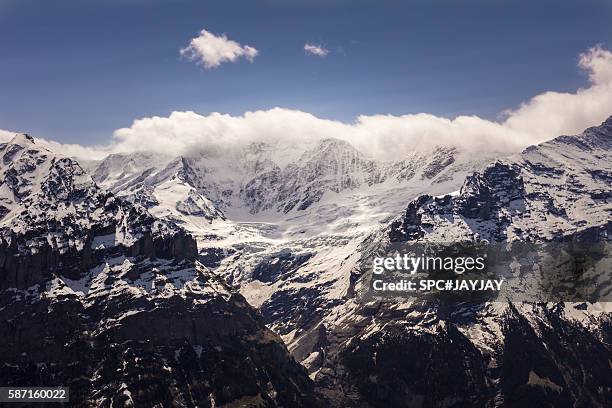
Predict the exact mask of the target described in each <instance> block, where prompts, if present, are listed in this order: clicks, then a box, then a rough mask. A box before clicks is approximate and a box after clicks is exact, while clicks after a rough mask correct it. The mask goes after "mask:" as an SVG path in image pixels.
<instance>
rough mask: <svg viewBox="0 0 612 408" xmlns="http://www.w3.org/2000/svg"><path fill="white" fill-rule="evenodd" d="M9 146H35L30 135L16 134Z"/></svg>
mask: <svg viewBox="0 0 612 408" xmlns="http://www.w3.org/2000/svg"><path fill="white" fill-rule="evenodd" d="M9 144H14V145H21V146H24V145H28V144H35V142H34V138H33V137H32V136H30V135H28V134H27V133H17V134H16V135H15V136H14V137H13V138H12V139H11V140H10V142H9Z"/></svg>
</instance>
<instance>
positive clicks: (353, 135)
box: [43, 47, 612, 159]
mask: <svg viewBox="0 0 612 408" xmlns="http://www.w3.org/2000/svg"><path fill="white" fill-rule="evenodd" d="M211 61H220V59H219V58H218V59H216V60H211ZM211 63H212V62H211ZM579 67H580V68H581V69H583V70H585V71H586V73H588V75H589V86H588V87H586V88H584V89H578V90H577V91H576V92H574V93H561V92H554V91H548V92H545V93H542V94H539V95H536V96H534V97H532V98H531V99H529V100H527V101H526V102H524V103H523V104H522V105H521V106H519V107H518V108H516V109H514V110H508V111H506V112H505V113H504V119H503V120H501V121H499V122H498V121H490V120H486V119H483V118H480V117H478V116H458V117H456V118H454V119H447V118H443V117H439V116H435V115H431V114H427V113H419V114H411V115H402V116H394V115H370V116H365V115H364V116H359V117H357V119H356V121H355V122H354V123H343V122H339V121H334V120H327V119H321V118H318V117H316V116H314V115H312V114H310V113H306V112H302V111H297V110H290V109H283V108H273V109H270V110H265V111H255V112H246V113H244V114H243V115H241V116H232V115H228V114H221V113H217V112H214V113H210V114H208V115H201V114H198V113H195V112H190V111H187V112H172V113H171V114H170V115H169V116H168V117H159V116H155V117H145V118H141V119H137V120H135V121H134V122H133V123H132V125H131V126H130V127H127V128H122V129H117V130H116V131H115V132H114V134H113V137H112V140H111V142H110V144H109V145H107V146H98V147H83V146H78V145H60V144H58V143H55V142H50V141H43V143H47V144H49V145H51V147H53V148H55V149H58V148H61V149H62V150H63V151H64V152H66V153H67V154H71V155H74V156H76V157H82V158H101V157H103V156H104V155H106V154H108V153H113V152H135V151H151V152H156V153H165V154H169V155H180V154H186V153H188V152H195V151H198V150H202V151H206V152H208V153H210V154H214V153H215V152H218V153H220V154H222V153H223V152H225V151H228V150H235V149H236V148H240V147H244V146H246V145H247V144H249V143H253V142H267V143H271V144H276V145H280V146H281V147H282V146H292V145H296V144H298V145H302V144H309V143H315V142H317V141H318V140H321V139H323V138H327V137H335V138H339V139H344V140H347V141H349V142H350V143H352V144H353V145H354V146H355V147H357V148H358V149H360V150H361V151H363V152H368V153H369V154H371V155H372V156H373V157H377V158H382V159H384V158H385V157H389V158H396V157H397V156H399V155H402V154H403V153H407V152H410V151H414V150H415V149H416V150H425V149H429V148H431V147H433V146H436V145H454V146H457V147H459V148H463V149H465V150H468V151H473V152H479V151H481V152H485V151H486V152H499V153H513V152H516V151H519V150H520V149H522V148H524V147H526V146H528V145H531V144H536V143H540V142H543V141H545V140H548V139H550V138H553V137H555V136H558V135H560V134H575V133H579V132H581V131H582V130H583V129H584V128H586V127H589V126H593V125H596V124H599V123H601V122H602V121H603V120H605V119H606V118H607V117H608V116H609V115H610V114H611V113H612V52H610V51H608V50H605V49H602V48H600V47H594V48H591V49H590V50H588V51H587V52H585V53H584V54H582V55H580V58H579Z"/></svg>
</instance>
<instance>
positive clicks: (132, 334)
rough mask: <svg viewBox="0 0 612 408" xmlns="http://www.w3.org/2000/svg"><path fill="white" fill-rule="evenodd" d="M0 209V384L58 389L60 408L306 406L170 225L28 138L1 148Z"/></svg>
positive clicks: (304, 382) (292, 372) (271, 348)
mask: <svg viewBox="0 0 612 408" xmlns="http://www.w3.org/2000/svg"><path fill="white" fill-rule="evenodd" d="M0 205H1V207H0V208H1V209H2V212H1V213H0V238H1V239H0V333H1V335H0V349H1V350H2V356H1V357H0V382H1V383H2V384H5V385H7V386H60V385H61V386H68V387H70V403H71V405H72V406H134V405H137V406H170V405H172V404H177V403H178V404H181V405H184V406H216V405H219V406H220V405H224V404H236V405H242V404H253V405H257V406H265V407H275V406H288V405H292V406H308V407H310V406H313V405H315V406H316V404H317V400H316V398H315V397H314V394H313V386H312V383H311V382H310V380H309V379H308V377H307V375H306V373H305V372H304V370H303V368H302V367H301V366H299V365H298V364H297V363H295V361H294V360H293V359H292V358H291V357H290V356H289V355H288V353H287V350H286V348H285V346H284V345H283V343H282V341H281V340H280V339H279V338H278V336H276V335H275V334H274V333H273V332H271V331H270V330H268V329H267V328H266V327H265V326H264V324H263V322H262V321H261V319H260V318H259V317H258V316H257V314H256V313H255V311H254V309H252V308H251V307H250V306H249V305H248V304H247V302H246V301H245V300H244V298H243V297H242V296H240V295H239V294H238V293H236V292H235V291H234V290H233V289H231V288H230V287H229V286H228V285H227V284H226V283H225V282H224V281H223V280H222V279H220V278H219V277H218V276H217V275H215V274H214V273H212V272H211V271H210V270H208V269H207V268H206V267H205V266H204V265H202V264H201V263H199V262H198V261H197V260H196V259H197V256H198V253H197V247H196V242H195V240H194V239H193V238H192V237H191V236H190V235H189V234H187V233H186V232H185V231H184V230H183V229H181V228H180V227H178V226H176V225H175V224H173V223H172V222H170V221H168V220H159V219H156V218H155V217H153V216H151V215H150V214H149V213H148V212H147V211H146V209H145V208H144V207H142V206H140V205H138V204H133V203H130V202H126V201H123V200H121V199H119V198H117V197H115V196H114V195H113V194H112V193H110V192H107V191H105V190H103V189H101V188H100V187H98V185H97V184H96V183H95V182H94V181H93V180H92V178H91V177H90V176H89V175H87V173H86V172H85V171H84V170H83V169H82V168H81V167H80V166H79V164H78V163H77V162H75V161H74V160H72V159H70V158H67V157H64V156H62V155H61V154H57V153H54V152H52V151H50V150H48V149H45V148H43V147H40V146H38V145H37V144H36V143H35V142H34V140H33V139H32V138H31V137H29V136H27V135H17V136H15V137H14V138H12V139H11V140H10V141H9V142H7V143H3V144H0ZM211 367H213V368H212V369H211Z"/></svg>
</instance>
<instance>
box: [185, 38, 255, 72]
mask: <svg viewBox="0 0 612 408" xmlns="http://www.w3.org/2000/svg"><path fill="white" fill-rule="evenodd" d="M180 53H181V55H182V56H184V57H186V58H188V59H189V60H191V61H196V62H197V63H200V64H202V65H203V66H204V68H206V69H212V68H216V67H218V66H219V65H221V64H223V63H226V62H236V61H237V60H238V59H240V58H245V59H247V60H249V61H251V62H252V61H253V60H254V59H255V57H256V56H257V55H258V54H259V51H257V49H255V48H254V47H251V46H249V45H242V44H240V43H238V42H236V41H233V40H230V39H229V38H227V36H226V35H225V34H221V35H216V34H213V33H211V32H210V31H207V30H202V31H200V35H198V36H197V37H195V38H192V39H191V41H190V42H189V45H188V46H187V47H185V48H181V50H180Z"/></svg>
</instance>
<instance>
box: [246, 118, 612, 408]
mask: <svg viewBox="0 0 612 408" xmlns="http://www.w3.org/2000/svg"><path fill="white" fill-rule="evenodd" d="M611 159H612V118H611V119H609V120H608V121H606V122H604V123H603V124H602V125H601V126H598V127H593V128H589V129H587V130H586V131H585V132H584V133H583V134H581V135H577V136H561V137H558V138H556V139H554V140H552V141H550V142H547V143H544V144H542V145H539V146H534V147H530V148H528V149H526V150H525V151H524V152H523V153H522V154H520V155H518V156H516V157H513V158H509V159H504V160H501V161H496V162H493V163H492V164H490V165H489V166H487V167H486V168H485V169H484V170H483V171H481V172H476V173H474V174H472V175H470V176H468V177H467V178H466V179H465V182H464V184H463V186H462V187H461V189H460V190H459V191H458V192H456V193H454V194H449V195H442V196H438V197H433V196H431V195H423V196H420V197H418V198H417V199H415V200H413V201H411V202H410V203H409V204H408V206H407V208H406V210H405V211H404V213H403V214H402V215H401V216H400V217H398V218H397V219H396V220H394V221H393V222H392V223H390V224H389V225H388V226H385V227H382V228H381V229H380V230H379V231H377V232H375V233H373V234H372V235H370V236H368V237H367V238H365V239H356V240H350V241H348V242H347V243H346V244H344V245H342V246H341V247H340V248H331V247H330V248H328V249H327V251H319V252H318V253H317V254H316V255H314V256H311V257H310V258H308V259H307V260H306V261H304V262H302V263H301V264H300V265H299V266H294V265H291V264H290V263H289V262H288V260H287V259H286V258H287V256H286V254H278V255H277V257H276V259H271V260H269V261H267V264H265V265H263V264H259V265H258V266H257V267H260V266H261V267H262V268H263V269H264V270H263V271H259V272H258V276H259V277H260V278H258V279H260V280H262V281H263V282H262V283H259V282H253V283H252V284H250V285H251V287H252V289H253V291H254V292H255V291H256V290H261V287H262V286H263V287H264V288H265V290H266V291H265V292H264V293H267V294H268V296H264V298H263V299H259V303H260V310H261V311H262V314H263V316H264V318H265V319H266V321H267V322H268V324H269V325H270V327H272V328H273V329H274V330H275V331H277V332H278V333H280V334H281V335H282V336H283V338H284V339H285V341H286V342H287V343H288V345H289V346H290V349H291V350H292V352H293V354H294V356H296V358H298V359H299V360H300V361H302V362H303V364H305V365H306V366H307V367H308V368H309V369H310V371H311V373H312V374H311V375H312V376H313V378H315V381H316V383H317V385H318V387H319V390H321V392H323V393H324V394H325V396H326V398H327V399H328V401H329V402H330V404H332V405H333V406H352V405H358V404H371V405H373V406H405V405H406V406H408V405H410V404H411V403H414V404H417V405H419V404H420V405H422V406H534V404H536V405H537V406H547V407H556V406H576V405H583V406H602V407H603V406H606V404H607V402H608V401H610V399H611V397H612V383H611V382H610V378H612V377H611V376H610V373H611V371H610V370H611V369H610V365H609V361H610V357H611V356H612V353H611V350H610V346H609V344H610V339H611V335H612V331H611V330H612V324H611V318H612V309H611V308H610V306H609V303H595V304H589V303H547V304H527V303H521V304H516V305H513V304H511V303H477V304H474V303H464V304H462V303H455V304H450V305H449V304H445V303H444V302H440V301H437V300H435V299H432V300H429V301H424V300H408V299H406V300H404V301H397V300H387V301H383V300H372V301H371V302H369V303H364V302H363V301H362V300H361V298H360V296H358V295H359V294H360V293H363V292H365V291H367V290H368V287H369V286H368V282H369V274H370V273H371V272H370V271H368V270H363V269H362V267H361V265H362V260H363V259H366V258H367V257H368V256H370V255H371V254H373V253H376V251H377V250H378V249H379V248H380V247H381V246H385V245H387V244H388V243H389V242H417V241H432V242H444V243H447V242H455V241H465V240H468V241H471V240H478V239H487V240H489V241H496V242H512V241H527V242H542V241H552V240H555V241H561V240H565V241H567V240H569V241H571V240H574V239H580V240H582V239H583V238H584V237H586V236H588V237H589V239H590V240H592V241H590V242H608V243H609V241H610V236H611V233H612V199H611V196H610V194H611V192H612V183H611V181H612V177H611V176H612V167H611V165H612V160H611ZM281 261H282V262H283V263H284V264H285V265H288V267H287V268H285V269H282V270H280V271H279V270H277V269H275V268H274V266H275V265H277V264H278V263H279V262H281ZM266 272H268V273H266ZM268 275H271V277H272V280H274V279H276V281H275V283H274V285H273V289H270V288H268V287H267V285H266V284H265V281H266V279H269V277H268ZM261 276H263V277H264V279H262V278H261ZM276 277H278V278H276ZM253 297H254V296H253ZM441 384H443V386H442V385H441Z"/></svg>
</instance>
